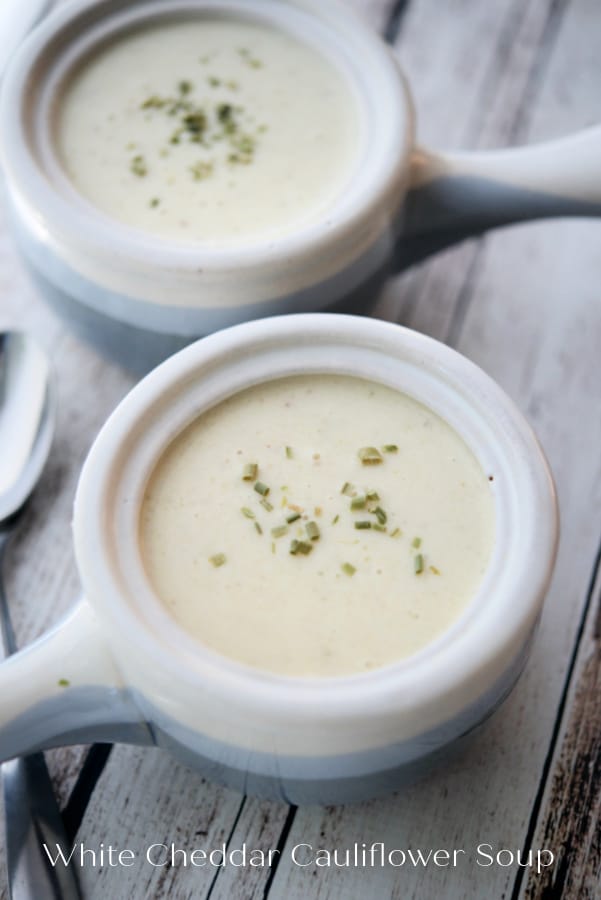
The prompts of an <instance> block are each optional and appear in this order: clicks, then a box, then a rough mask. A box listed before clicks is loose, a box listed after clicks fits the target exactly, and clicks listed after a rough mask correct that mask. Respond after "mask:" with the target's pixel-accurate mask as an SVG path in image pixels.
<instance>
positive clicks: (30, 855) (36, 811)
mask: <svg viewBox="0 0 601 900" xmlns="http://www.w3.org/2000/svg"><path fill="white" fill-rule="evenodd" d="M9 538H10V533H7V532H6V531H5V532H2V533H0V624H1V626H2V627H1V628H0V632H1V633H2V645H3V649H4V652H5V654H6V656H9V655H10V654H11V653H14V652H15V651H16V649H17V646H16V641H15V636H14V631H13V627H12V623H11V620H10V616H9V611H8V603H7V600H6V592H5V590H4V579H3V562H4V551H5V549H6V545H7V544H8V541H9ZM0 658H1V654H0ZM1 772H2V789H3V794H4V815H5V819H6V867H7V871H8V886H9V894H10V897H11V900H41V898H42V897H43V898H44V900H81V891H80V889H79V885H78V882H77V874H76V871H75V868H74V867H72V866H66V865H63V863H62V862H60V861H59V863H58V865H57V866H56V867H53V866H52V863H51V861H50V857H49V856H48V854H47V853H46V851H45V849H44V844H45V845H46V846H47V847H48V850H49V851H50V852H51V853H52V858H53V859H54V858H55V857H56V852H57V851H56V845H57V844H58V845H60V847H61V848H62V849H63V852H65V854H67V855H68V853H69V852H70V844H69V843H68V841H67V836H66V834H65V828H64V824H63V820H62V816H61V813H60V809H59V807H58V803H57V800H56V796H55V794H54V789H53V787H52V781H51V780H50V774H49V772H48V768H47V766H46V761H45V759H44V756H43V754H42V753H35V754H33V755H32V756H27V757H24V758H22V759H14V760H11V761H10V762H7V763H4V765H3V766H2V767H1Z"/></svg>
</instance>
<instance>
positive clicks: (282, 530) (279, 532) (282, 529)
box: [271, 525, 288, 538]
mask: <svg viewBox="0 0 601 900" xmlns="http://www.w3.org/2000/svg"><path fill="white" fill-rule="evenodd" d="M271 534H272V537H274V538H281V537H284V535H285V534H288V526H287V525H276V527H275V528H272V529H271Z"/></svg>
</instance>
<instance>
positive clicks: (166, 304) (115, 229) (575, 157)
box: [0, 0, 601, 371]
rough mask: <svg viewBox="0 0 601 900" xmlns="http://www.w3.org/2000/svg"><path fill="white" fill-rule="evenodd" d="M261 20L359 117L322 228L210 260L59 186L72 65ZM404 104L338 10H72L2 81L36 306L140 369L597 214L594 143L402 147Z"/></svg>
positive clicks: (245, 245)
mask: <svg viewBox="0 0 601 900" xmlns="http://www.w3.org/2000/svg"><path fill="white" fill-rule="evenodd" d="M216 10H218V11H219V15H233V16H238V17H242V18H243V19H250V20H253V21H260V22H268V23H271V24H272V25H275V26H276V27H277V28H280V29H283V30H284V31H289V32H291V33H293V34H294V35H296V36H298V37H300V38H301V39H302V40H304V41H306V42H308V43H309V44H310V45H312V46H314V47H315V48H316V49H317V50H318V51H320V52H321V53H323V54H324V56H326V57H327V58H329V59H330V60H331V61H332V62H333V63H334V64H335V65H336V66H337V67H338V68H339V69H340V70H341V71H342V72H343V74H344V75H345V76H346V77H347V79H348V81H349V85H350V87H351V90H352V92H353V93H354V94H355V96H356V97H357V100H358V103H359V107H360V111H361V120H362V128H361V138H360V143H361V146H360V148H359V154H358V162H357V165H356V168H355V170H354V171H353V173H352V176H351V177H350V178H349V181H348V184H347V185H346V187H345V189H344V191H343V192H342V193H341V194H340V195H339V197H338V198H337V199H336V200H335V201H334V202H333V203H332V205H331V207H330V208H328V209H327V210H325V211H324V212H323V214H322V215H321V217H320V218H318V219H316V220H315V221H311V222H308V223H305V224H302V225H299V226H298V228H297V229H296V230H294V231H293V232H291V233H289V234H284V235H282V236H280V237H278V238H277V239H274V238H270V239H265V238H263V239H260V238H257V239H249V240H247V241H244V242H236V243H232V244H231V245H224V246H222V247H218V248H215V247H212V248H211V247H209V246H207V245H204V244H202V243H201V242H196V243H194V242H188V243H185V242H177V241H175V240H167V239H165V238H161V237H157V236H154V235H152V234H150V233H146V232H143V231H139V230H136V229H134V228H130V227H127V226H125V225H122V224H120V223H119V222H116V221H114V220H112V219H110V218H109V217H108V216H106V215H105V214H103V213H101V212H100V211H99V210H97V209H95V208H94V207H93V206H91V205H90V204H89V203H88V202H86V201H85V200H84V199H83V198H82V197H80V196H78V194H77V193H76V192H75V190H73V189H72V187H71V186H70V184H69V182H68V179H67V178H66V176H65V175H64V173H63V172H62V170H61V166H60V164H59V162H58V160H57V154H56V152H55V149H54V140H53V109H54V107H55V105H56V104H57V103H58V102H59V100H58V99H57V98H59V96H60V90H61V85H62V84H63V83H64V82H65V81H66V79H67V78H68V77H69V72H70V71H71V70H72V69H73V66H74V65H75V64H76V63H77V61H78V60H79V59H81V58H82V57H85V55H86V54H87V53H89V52H90V50H91V49H92V48H93V47H94V46H96V45H97V44H98V42H99V41H101V40H106V39H109V38H110V36H113V35H118V34H120V33H122V32H123V31H124V30H125V29H127V28H132V27H135V26H136V25H142V24H144V23H148V22H158V21H163V20H166V19H172V18H173V17H176V16H181V15H185V14H187V15H190V14H193V15H197V16H207V15H214V14H215V11H216ZM414 131H415V121H414V113H413V109H412V104H411V99H410V95H409V93H408V90H407V85H406V82H405V80H404V78H403V76H402V73H401V70H400V68H399V66H398V64H397V62H396V59H395V58H394V57H393V55H392V53H391V52H390V50H389V48H388V47H387V46H386V45H385V44H384V43H383V42H382V41H381V40H380V39H379V38H378V37H377V36H376V35H375V34H374V33H372V32H371V31H370V30H369V28H368V27H366V26H365V25H364V24H363V22H362V21H361V20H360V19H359V18H357V17H356V16H355V15H354V14H353V13H352V12H351V11H350V10H349V8H348V6H346V5H343V4H340V3H338V2H337V0H328V2H327V3H326V2H323V0H73V2H71V3H68V4H65V5H64V6H60V7H59V8H58V9H56V11H55V12H54V13H52V14H51V15H49V16H48V17H47V19H46V20H45V21H43V22H42V23H41V24H40V25H39V26H38V27H37V28H36V29H35V30H34V31H33V33H32V34H31V35H30V37H29V38H28V39H27V40H26V41H25V43H24V44H23V46H22V47H21V49H20V51H19V52H18V53H17V54H16V55H15V57H14V58H13V60H12V63H11V65H10V66H9V69H8V71H7V72H6V75H5V78H4V82H3V85H2V99H1V103H0V156H1V160H2V166H3V169H4V173H5V177H6V186H7V199H8V204H9V208H10V211H11V220H12V223H13V227H14V232H15V235H16V237H17V241H18V244H19V246H20V247H21V250H22V253H23V255H24V258H25V260H26V261H27V263H28V265H29V268H30V270H31V272H32V274H33V276H34V278H35V280H36V282H37V283H38V284H39V286H40V288H41V290H42V292H43V294H44V296H45V297H46V298H47V299H48V300H49V301H50V302H51V303H52V304H53V306H54V307H55V308H56V309H57V310H58V311H59V312H61V313H62V314H63V315H64V316H65V317H66V318H67V319H68V321H69V322H70V323H71V324H72V325H73V327H74V328H76V329H77V330H78V331H79V333H80V334H82V335H83V336H85V337H86V338H88V339H89V340H91V341H92V342H93V343H94V344H96V345H97V346H98V347H99V348H100V349H101V350H103V351H104V352H105V353H108V354H109V355H111V356H113V357H115V358H117V359H118V360H119V361H120V362H122V363H124V364H125V365H127V366H128V367H130V368H132V369H135V370H138V371H142V370H148V368H150V367H151V366H152V365H154V364H156V363H157V362H158V361H160V360H162V359H164V358H165V357H166V356H167V355H169V354H170V353H172V352H174V351H175V350H177V349H179V348H181V347H182V346H184V345H185V344H186V343H189V342H190V341H191V340H194V339H196V338H197V337H199V336H201V335H203V334H207V333H208V332H211V331H214V330H216V329H219V328H223V327H226V326H229V325H232V324H235V323H237V322H241V321H246V320H249V319H255V318H259V317H264V316H272V315H279V314H282V313H294V312H311V311H318V310H323V309H339V310H340V309H344V310H345V311H354V312H367V311H368V310H369V309H370V308H371V306H372V305H373V303H374V301H375V300H376V299H377V295H378V291H379V288H380V287H381V285H382V283H383V282H384V280H385V279H386V277H387V276H388V275H389V274H390V272H392V271H394V270H396V269H398V268H400V267H402V266H405V265H408V264H409V263H410V262H412V261H415V260H417V259H421V258H423V257H424V256H425V255H426V254H428V253H430V252H432V251H434V250H436V249H439V248H440V247H444V246H447V245H448V244H450V243H453V242H454V241H457V240H460V239H462V238H464V237H466V236H468V235H470V234H474V233H477V232H479V231H482V230H483V229H484V228H489V227H491V226H492V225H498V224H506V223H509V222H513V221H516V220H521V219H525V218H534V217H540V216H550V215H568V214H576V215H599V213H600V212H601V188H600V187H599V185H601V178H599V175H600V174H601V172H600V166H599V162H598V160H599V148H600V145H601V140H600V136H599V135H600V132H599V130H598V129H597V130H592V131H591V132H588V133H586V134H585V135H580V136H577V137H575V138H572V139H571V140H568V141H561V142H557V143H555V144H549V145H545V146H542V147H537V148H530V149H526V150H521V151H507V152H505V153H490V154H471V155H470V154H446V155H444V156H443V155H440V154H432V153H427V152H425V151H423V150H419V149H416V148H415V146H414V140H415V138H414Z"/></svg>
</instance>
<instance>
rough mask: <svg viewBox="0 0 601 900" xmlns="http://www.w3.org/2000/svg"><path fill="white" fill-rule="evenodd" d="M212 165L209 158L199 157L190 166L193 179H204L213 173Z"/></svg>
mask: <svg viewBox="0 0 601 900" xmlns="http://www.w3.org/2000/svg"><path fill="white" fill-rule="evenodd" d="M213 169H214V165H213V163H212V162H211V161H210V160H203V159H199V160H198V162H195V163H194V165H193V166H190V172H191V173H192V178H193V179H194V181H206V179H207V178H210V176H211V175H212V174H213Z"/></svg>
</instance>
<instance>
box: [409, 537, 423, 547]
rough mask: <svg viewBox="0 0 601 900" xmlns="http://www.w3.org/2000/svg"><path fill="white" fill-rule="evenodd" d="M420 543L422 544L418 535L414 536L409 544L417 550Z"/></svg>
mask: <svg viewBox="0 0 601 900" xmlns="http://www.w3.org/2000/svg"><path fill="white" fill-rule="evenodd" d="M421 545H422V539H421V538H420V537H414V538H413V540H412V541H411V546H412V547H415V549H416V550H419V548H420V547H421Z"/></svg>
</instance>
